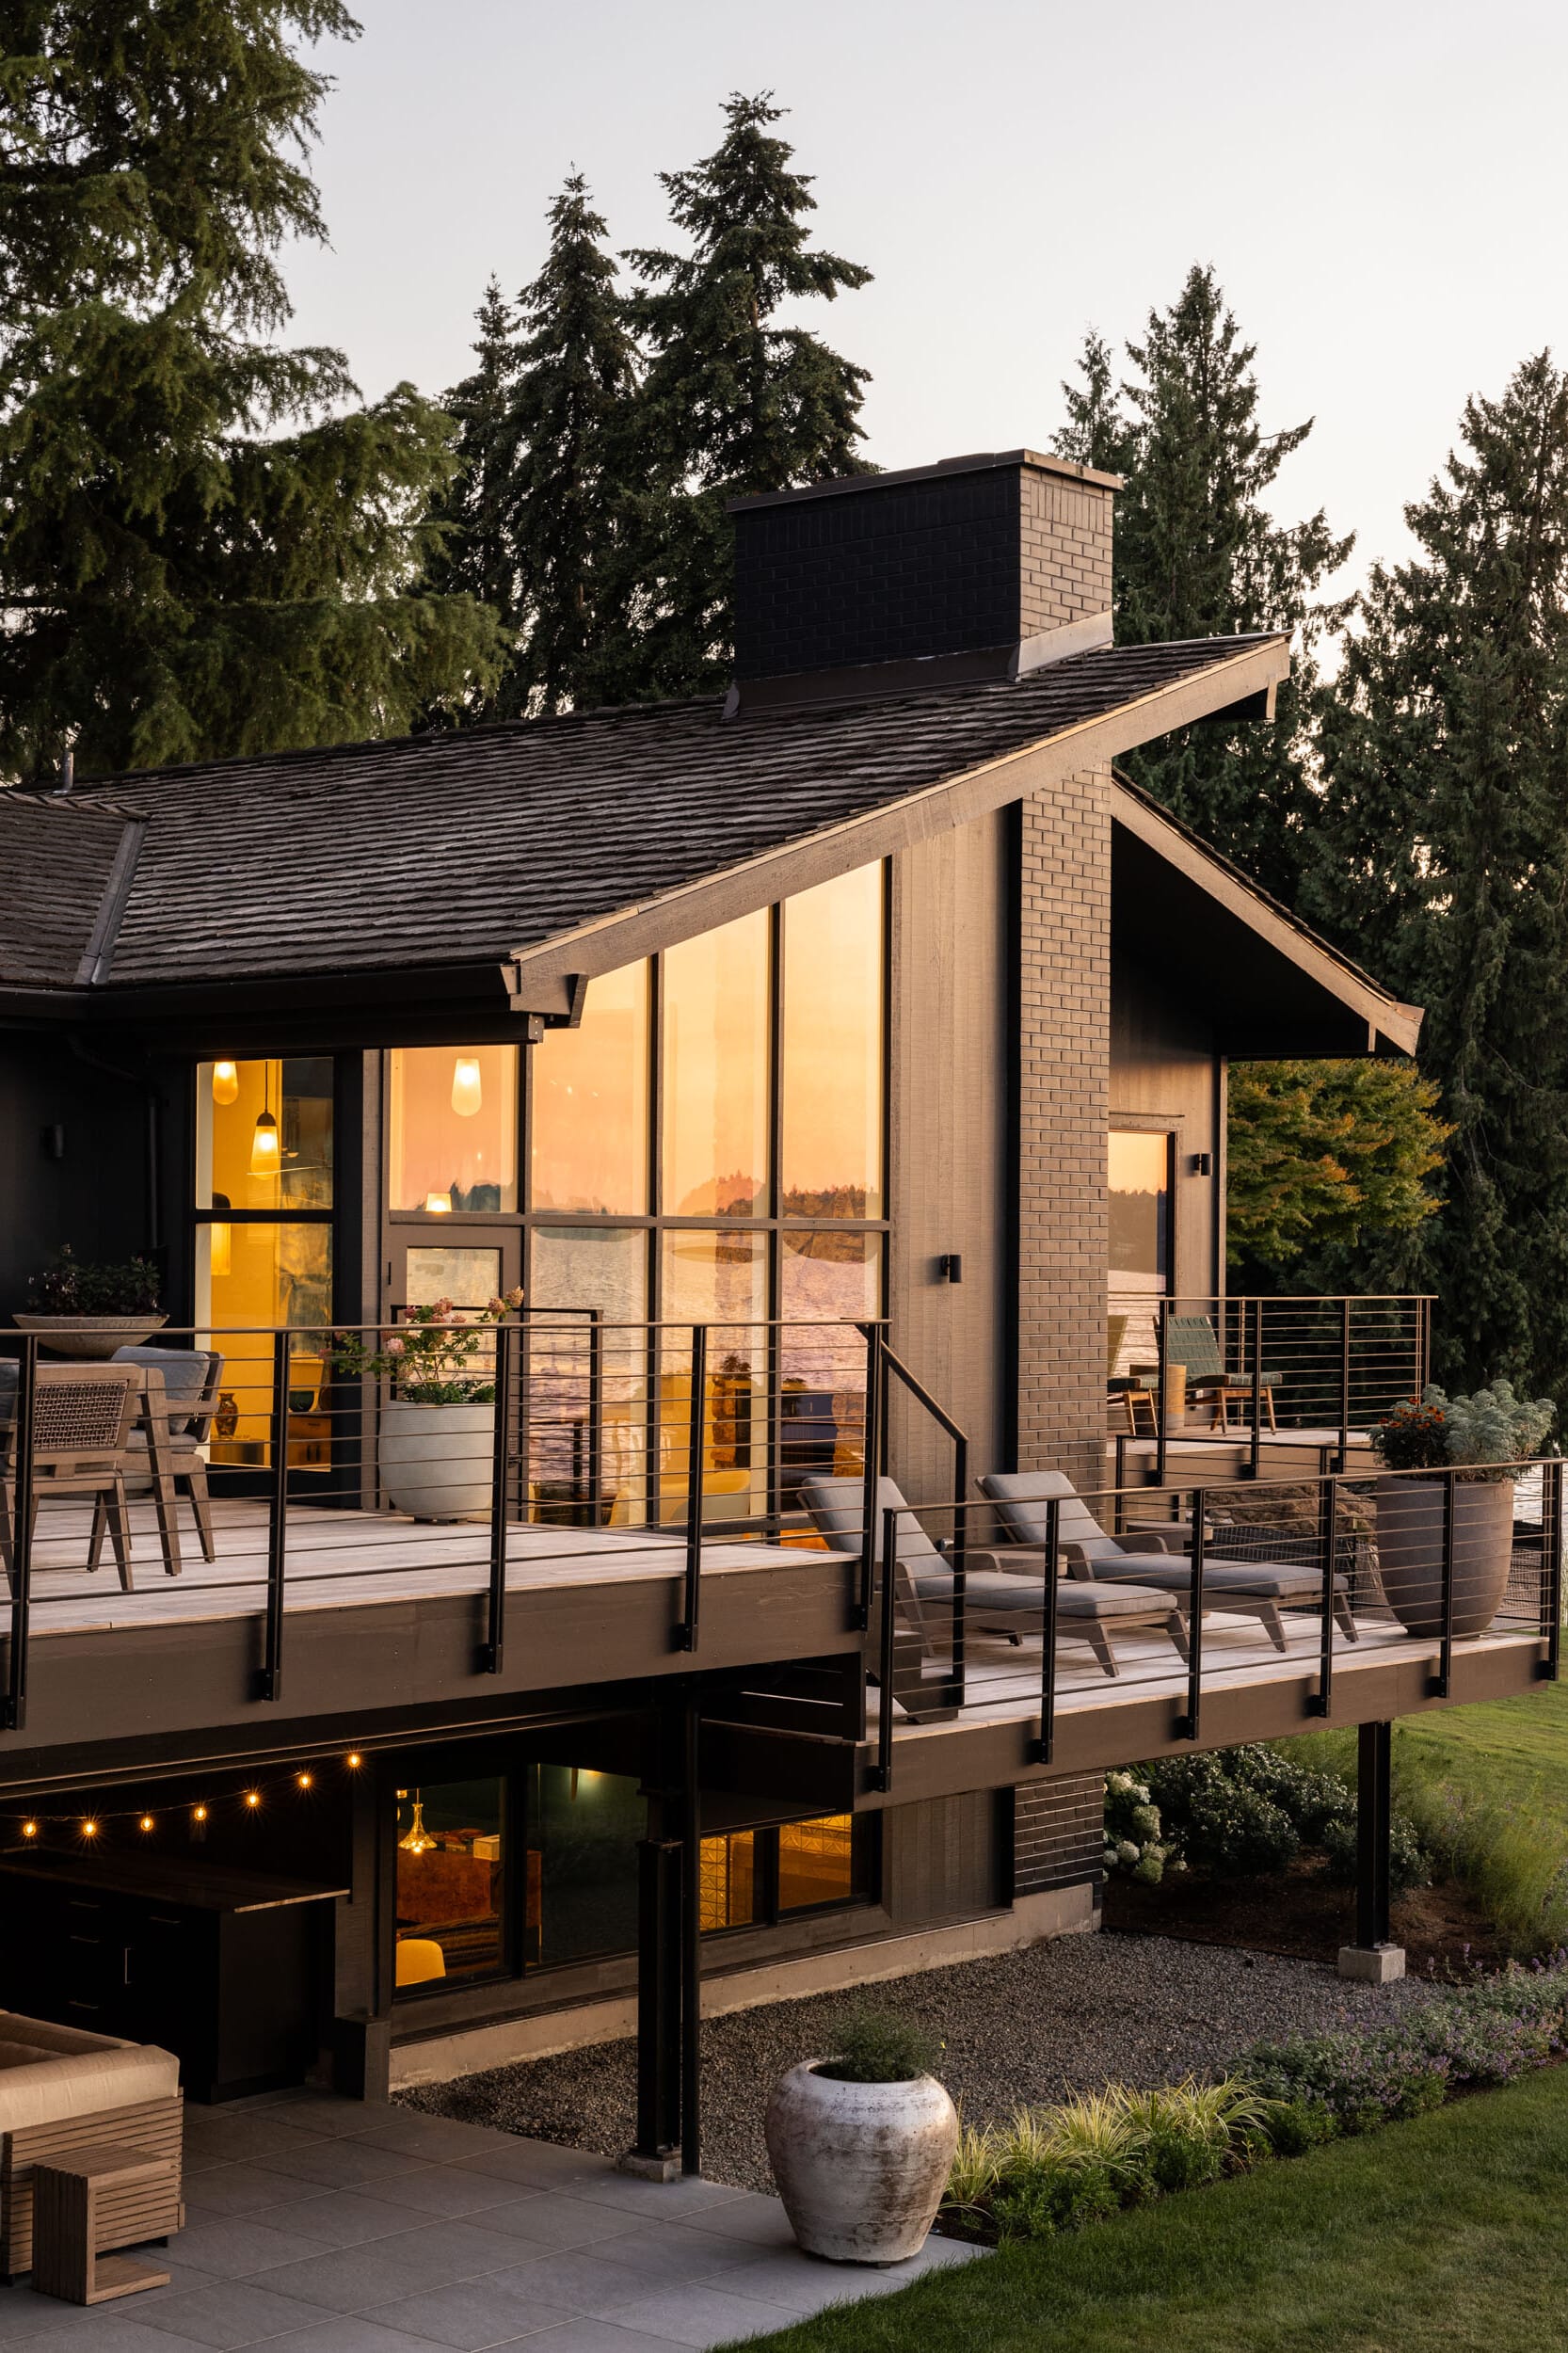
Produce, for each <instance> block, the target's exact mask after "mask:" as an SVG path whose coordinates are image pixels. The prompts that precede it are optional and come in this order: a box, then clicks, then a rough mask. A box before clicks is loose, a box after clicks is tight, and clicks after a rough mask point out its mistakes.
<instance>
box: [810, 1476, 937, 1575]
mask: <svg viewBox="0 0 1568 2353" xmlns="http://www.w3.org/2000/svg"><path fill="white" fill-rule="evenodd" d="M800 1499H801V1501H802V1502H803V1503H804V1504H805V1506H806V1508H807V1510H808V1512H809V1513H810V1514H811V1517H812V1518H813V1519H814V1520H815V1522H816V1524H817V1527H818V1529H820V1531H821V1533H822V1534H823V1535H824V1536H825V1537H826V1539H827V1542H828V1544H829V1545H830V1547H831V1548H832V1550H833V1551H835V1552H853V1553H856V1554H858V1552H859V1550H860V1547H861V1543H862V1540H863V1534H864V1530H865V1526H866V1490H865V1486H864V1484H863V1483H862V1481H860V1480H858V1479H803V1480H802V1481H801V1482H800ZM884 1512H896V1513H898V1515H899V1516H898V1557H899V1559H900V1560H901V1561H906V1562H915V1561H932V1562H933V1563H935V1562H936V1561H940V1559H941V1555H940V1553H939V1552H938V1551H937V1549H936V1545H934V1544H933V1543H932V1541H931V1539H930V1537H929V1536H928V1535H927V1534H926V1532H925V1530H924V1529H923V1528H922V1527H921V1526H920V1522H919V1520H918V1519H917V1518H916V1517H915V1514H914V1513H913V1512H911V1510H910V1509H909V1506H908V1504H907V1503H906V1502H905V1501H904V1497H903V1496H902V1494H901V1493H900V1492H899V1489H898V1487H897V1486H896V1485H895V1484H894V1482H893V1481H892V1480H890V1479H879V1480H878V1481H877V1482H876V1529H875V1545H876V1550H877V1552H878V1554H879V1555H880V1553H881V1550H882V1514H883V1513H884Z"/></svg>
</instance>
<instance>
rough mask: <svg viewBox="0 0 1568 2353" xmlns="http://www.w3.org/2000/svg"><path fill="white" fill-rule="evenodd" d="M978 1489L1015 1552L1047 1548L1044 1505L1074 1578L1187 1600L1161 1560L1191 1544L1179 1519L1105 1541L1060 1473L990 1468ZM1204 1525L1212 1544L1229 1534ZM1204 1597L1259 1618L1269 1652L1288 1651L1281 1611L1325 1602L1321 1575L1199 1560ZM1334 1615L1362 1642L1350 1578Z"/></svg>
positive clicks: (1279, 1564) (1173, 1567)
mask: <svg viewBox="0 0 1568 2353" xmlns="http://www.w3.org/2000/svg"><path fill="white" fill-rule="evenodd" d="M980 1485H981V1491H982V1493H983V1494H984V1496H985V1497H987V1499H988V1500H989V1501H990V1502H992V1503H994V1504H995V1505H996V1508H997V1516H998V1517H999V1519H1000V1521H1001V1524H1002V1526H1003V1527H1004V1528H1005V1529H1006V1530H1007V1533H1008V1535H1009V1536H1010V1537H1011V1538H1012V1539H1013V1541H1014V1543H1015V1544H1016V1545H1018V1546H1019V1548H1020V1550H1024V1549H1026V1548H1027V1550H1028V1552H1029V1553H1031V1554H1032V1555H1033V1556H1034V1557H1035V1558H1039V1557H1041V1555H1042V1554H1043V1550H1044V1546H1045V1543H1046V1532H1047V1524H1046V1506H1047V1505H1048V1503H1051V1502H1055V1503H1057V1504H1059V1505H1060V1507H1061V1509H1060V1512H1059V1513H1058V1519H1057V1541H1058V1543H1059V1544H1060V1545H1061V1547H1062V1551H1063V1554H1064V1558H1065V1561H1066V1563H1067V1569H1068V1573H1069V1575H1070V1576H1072V1577H1081V1578H1092V1579H1093V1580H1094V1581H1095V1582H1096V1584H1109V1585H1116V1584H1119V1583H1121V1582H1122V1581H1123V1580H1124V1579H1129V1580H1135V1581H1136V1582H1137V1583H1138V1584H1140V1585H1142V1586H1144V1587H1148V1586H1154V1587H1157V1588H1158V1589H1159V1590H1160V1592H1162V1593H1168V1594H1176V1595H1178V1596H1179V1595H1188V1594H1190V1593H1191V1591H1192V1565H1191V1562H1190V1561H1188V1560H1186V1559H1185V1558H1182V1559H1167V1560H1165V1561H1161V1560H1160V1558H1159V1556H1160V1554H1165V1555H1167V1556H1168V1555H1172V1554H1179V1555H1184V1554H1185V1553H1186V1551H1187V1548H1188V1547H1189V1546H1190V1545H1191V1544H1192V1529H1191V1528H1190V1527H1189V1526H1187V1525H1186V1524H1185V1523H1184V1522H1182V1521H1179V1520H1168V1521H1157V1522H1151V1523H1148V1524H1146V1525H1145V1526H1144V1527H1143V1528H1141V1529H1132V1530H1129V1531H1128V1534H1127V1535H1126V1536H1123V1537H1120V1538H1118V1537H1114V1536H1108V1535H1107V1534H1106V1532H1105V1530H1104V1529H1103V1528H1102V1527H1101V1526H1100V1524H1099V1522H1098V1520H1096V1518H1095V1516H1094V1514H1093V1513H1092V1512H1091V1511H1090V1510H1089V1508H1088V1506H1087V1504H1085V1503H1084V1502H1083V1500H1082V1498H1081V1497H1080V1495H1079V1492H1078V1490H1077V1488H1076V1487H1075V1486H1074V1485H1073V1482H1072V1481H1071V1480H1070V1479H1069V1478H1068V1477H1067V1476H1066V1474H1065V1472H1064V1471H992V1472H989V1473H987V1475H986V1476H985V1477H984V1479H983V1480H982V1481H981V1482H980ZM1230 1532H1231V1531H1229V1530H1228V1529H1224V1528H1220V1527H1217V1526H1214V1527H1212V1528H1211V1529H1210V1528H1207V1527H1206V1530H1205V1533H1206V1539H1207V1538H1208V1535H1209V1534H1210V1533H1211V1534H1212V1537H1213V1540H1214V1542H1215V1543H1216V1544H1224V1541H1225V1539H1226V1536H1227V1535H1228V1534H1229V1533H1230ZM1203 1588H1204V1595H1205V1599H1206V1600H1208V1601H1211V1602H1212V1604H1213V1606H1214V1607H1215V1608H1216V1609H1230V1610H1237V1611H1239V1612H1241V1613H1243V1614H1245V1615H1247V1616H1250V1617H1256V1618H1258V1619H1260V1620H1261V1621H1262V1624H1263V1626H1264V1629H1265V1631H1266V1632H1267V1634H1268V1636H1269V1640H1270V1641H1272V1644H1273V1646H1274V1648H1275V1649H1276V1650H1278V1651H1283V1650H1285V1649H1286V1648H1287V1647H1288V1644H1287V1642H1286V1639H1285V1624H1284V1621H1283V1619H1282V1618H1281V1616H1280V1611H1281V1609H1312V1608H1315V1607H1316V1606H1317V1605H1318V1604H1319V1603H1320V1601H1321V1599H1322V1591H1323V1584H1322V1577H1321V1576H1320V1572H1319V1571H1318V1570H1317V1569H1316V1568H1304V1567H1302V1566H1301V1565H1299V1564H1297V1563H1294V1562H1290V1561H1225V1560H1223V1559H1222V1560H1212V1559H1209V1558H1208V1557H1206V1558H1205V1561H1204V1571H1203ZM1334 1615H1335V1621H1336V1624H1337V1625H1338V1627H1339V1631H1340V1632H1341V1633H1342V1634H1343V1635H1344V1637H1345V1640H1346V1641H1348V1642H1354V1641H1358V1640H1359V1639H1360V1638H1359V1636H1358V1634H1357V1631H1356V1624H1355V1619H1354V1617H1353V1615H1352V1611H1351V1604H1350V1586H1349V1580H1348V1579H1347V1578H1345V1577H1338V1576H1336V1577H1335V1580H1334Z"/></svg>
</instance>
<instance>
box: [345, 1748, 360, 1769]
mask: <svg viewBox="0 0 1568 2353" xmlns="http://www.w3.org/2000/svg"><path fill="white" fill-rule="evenodd" d="M361 1762H362V1759H361V1758H360V1752H359V1750H358V1749H350V1751H349V1753H348V1759H347V1763H348V1769H349V1771H350V1772H351V1773H357V1772H358V1771H359V1769H360V1764H361Z"/></svg>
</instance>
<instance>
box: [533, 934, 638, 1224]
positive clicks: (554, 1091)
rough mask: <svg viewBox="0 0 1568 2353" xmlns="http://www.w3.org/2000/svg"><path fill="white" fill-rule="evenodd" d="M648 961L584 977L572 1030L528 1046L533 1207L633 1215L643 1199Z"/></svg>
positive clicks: (547, 1034)
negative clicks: (584, 987) (530, 1048)
mask: <svg viewBox="0 0 1568 2353" xmlns="http://www.w3.org/2000/svg"><path fill="white" fill-rule="evenodd" d="M532 1083H533V1089H534V1100H533V1105H532V1110H531V1120H532V1126H531V1131H530V1133H531V1140H530V1146H529V1156H530V1171H531V1173H530V1183H531V1185H532V1189H533V1192H532V1203H533V1207H534V1208H535V1209H581V1210H589V1211H593V1212H595V1213H597V1214H609V1215H620V1216H627V1215H632V1216H635V1215H638V1214H640V1212H641V1211H643V1210H644V1209H647V1207H648V966H647V965H646V964H632V965H628V966H627V967H626V968H624V969H623V970H622V971H619V972H606V973H604V974H602V975H601V976H600V978H599V979H597V980H592V981H590V982H589V983H588V996H587V1002H586V1003H585V1005H584V1009H583V1018H582V1021H581V1023H580V1025H579V1026H578V1027H577V1028H576V1029H575V1030H547V1031H546V1032H545V1033H544V1036H543V1038H542V1039H541V1040H540V1042H539V1044H538V1045H537V1046H536V1047H535V1048H534V1061H533V1070H532Z"/></svg>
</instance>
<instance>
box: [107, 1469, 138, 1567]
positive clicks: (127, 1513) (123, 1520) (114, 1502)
mask: <svg viewBox="0 0 1568 2353" xmlns="http://www.w3.org/2000/svg"><path fill="white" fill-rule="evenodd" d="M109 1542H110V1544H111V1545H113V1546H114V1557H115V1566H116V1567H117V1568H118V1569H119V1571H120V1592H121V1593H131V1592H132V1591H134V1587H133V1584H132V1579H131V1507H130V1503H129V1502H128V1500H127V1498H126V1494H125V1481H124V1478H123V1476H122V1475H121V1473H120V1472H119V1471H116V1473H115V1478H114V1487H113V1490H112V1495H111V1500H110V1503H109Z"/></svg>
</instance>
